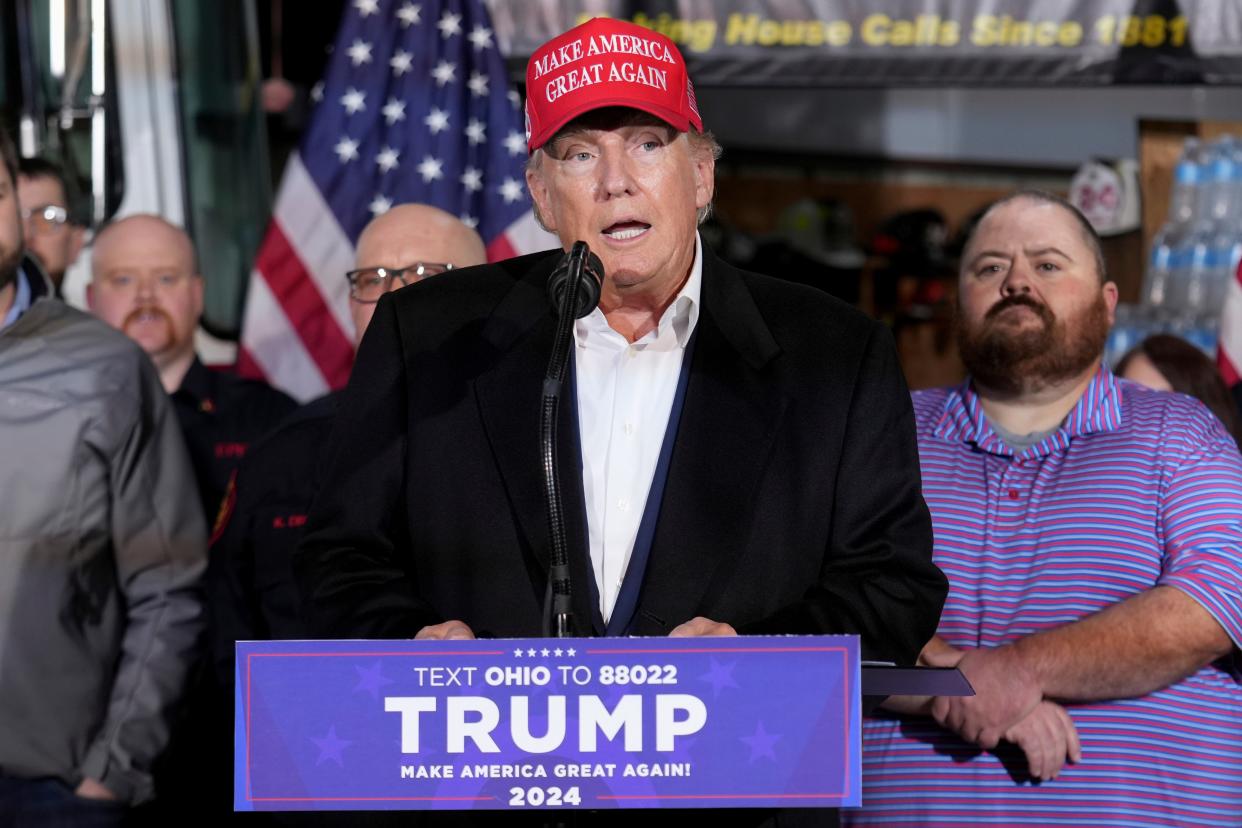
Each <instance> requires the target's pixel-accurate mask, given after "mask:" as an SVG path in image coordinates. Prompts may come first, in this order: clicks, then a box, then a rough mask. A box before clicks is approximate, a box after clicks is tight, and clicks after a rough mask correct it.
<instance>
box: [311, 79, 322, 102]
mask: <svg viewBox="0 0 1242 828" xmlns="http://www.w3.org/2000/svg"><path fill="white" fill-rule="evenodd" d="M310 98H311V100H312V101H314V102H315V103H319V102H320V101H322V100H323V81H320V82H319V83H317V84H315V85H314V86H312V87H311V91H310Z"/></svg>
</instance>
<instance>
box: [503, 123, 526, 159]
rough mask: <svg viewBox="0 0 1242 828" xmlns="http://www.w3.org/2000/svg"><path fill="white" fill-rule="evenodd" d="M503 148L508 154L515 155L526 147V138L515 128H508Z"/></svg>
mask: <svg viewBox="0 0 1242 828" xmlns="http://www.w3.org/2000/svg"><path fill="white" fill-rule="evenodd" d="M504 143H505V149H507V150H508V151H509V154H510V155H517V154H518V153H520V152H521V151H522V150H524V149H526V139H525V138H523V137H522V133H520V132H518V131H517V130H515V129H511V130H509V134H508V135H506V136H505V142H504Z"/></svg>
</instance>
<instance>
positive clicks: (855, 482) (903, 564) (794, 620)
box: [739, 323, 948, 664]
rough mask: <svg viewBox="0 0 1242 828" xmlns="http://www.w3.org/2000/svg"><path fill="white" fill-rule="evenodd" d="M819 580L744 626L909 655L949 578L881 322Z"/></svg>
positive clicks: (902, 386) (861, 384) (908, 658)
mask: <svg viewBox="0 0 1242 828" xmlns="http://www.w3.org/2000/svg"><path fill="white" fill-rule="evenodd" d="M841 448H842V455H841V463H840V465H839V472H838V480H837V484H836V487H835V490H836V499H835V502H834V503H833V515H832V535H831V538H830V540H829V548H828V549H826V550H825V553H824V559H823V566H822V568H821V571H820V577H819V582H818V583H816V584H814V585H813V586H811V587H810V589H808V590H807V592H806V595H805V597H804V598H803V599H802V600H801V601H798V602H796V603H794V604H792V605H789V606H786V607H784V608H782V609H781V610H779V611H777V612H776V613H774V614H773V615H771V616H769V617H767V618H765V619H762V620H760V621H758V622H755V623H754V624H750V625H747V626H746V627H745V628H744V629H742V630H739V632H743V633H753V634H777V633H854V634H858V635H859V636H861V638H862V655H863V658H864V659H877V660H884V661H895V662H897V663H899V664H911V663H913V662H914V660H915V658H916V657H917V656H918V653H919V651H920V650H921V649H922V647H923V645H924V644H925V643H926V642H927V641H928V640H929V639H930V638H931V637H932V635H933V634H934V633H935V631H936V626H937V624H938V622H939V619H940V610H941V607H942V606H943V604H944V599H945V595H946V593H947V589H948V582H947V580H946V579H945V576H944V574H943V573H941V571H940V570H939V569H938V568H937V567H936V565H935V564H934V563H932V530H931V517H930V514H929V512H928V510H927V505H926V504H925V503H924V501H923V495H922V481H921V476H920V474H919V453H918V445H917V442H916V439H915V427H914V410H913V406H912V404H911V402H910V393H909V391H908V389H907V388H906V383H905V379H904V378H903V376H902V373H901V368H900V367H899V365H898V363H897V354H896V350H895V348H894V347H893V343H892V339H891V337H890V336H889V335H888V333H887V331H885V330H884V329H883V328H882V327H881V326H880V325H879V324H878V323H873V325H872V328H871V334H870V337H869V338H868V341H867V344H866V347H865V349H864V353H863V358H862V360H861V361H860V364H859V367H858V373H857V376H856V378H855V382H854V392H853V396H852V400H851V403H850V406H849V416H848V422H847V424H846V429H845V437H844V440H843V441H842V447H841Z"/></svg>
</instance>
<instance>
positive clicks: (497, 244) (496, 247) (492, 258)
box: [487, 233, 518, 262]
mask: <svg viewBox="0 0 1242 828" xmlns="http://www.w3.org/2000/svg"><path fill="white" fill-rule="evenodd" d="M516 255H518V251H517V248H515V247H514V246H513V243H512V242H510V241H509V237H508V236H507V235H505V234H504V233H501V234H500V235H499V236H497V237H496V238H494V239H492V243H491V244H489V245H488V246H487V260H488V261H489V262H501V261H504V260H505V259H512V258H513V257H514V256H516Z"/></svg>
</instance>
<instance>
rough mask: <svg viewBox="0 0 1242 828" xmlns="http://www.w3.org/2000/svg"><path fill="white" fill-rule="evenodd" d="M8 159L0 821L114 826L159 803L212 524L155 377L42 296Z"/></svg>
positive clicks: (198, 616) (132, 348) (0, 455)
mask: <svg viewBox="0 0 1242 828" xmlns="http://www.w3.org/2000/svg"><path fill="white" fill-rule="evenodd" d="M0 156H2V160H3V168H2V169H0V828H8V826H22V828H24V826H28V825H29V826H34V825H38V826H55V825H114V824H119V823H120V821H121V820H122V819H123V817H124V815H125V813H126V810H127V808H126V806H127V805H131V804H135V803H138V802H141V801H143V800H145V799H149V798H150V797H151V796H152V795H153V793H154V792H153V790H152V784H151V776H150V770H151V762H152V761H153V760H154V758H155V757H156V755H157V754H158V753H159V752H160V750H161V749H162V748H163V747H164V744H165V742H166V741H167V738H168V724H167V723H168V718H169V710H170V707H171V706H172V705H173V704H174V702H175V701H176V700H177V698H178V697H179V695H180V694H181V692H182V687H183V684H184V679H185V672H186V667H187V665H188V664H189V662H190V660H191V656H192V653H193V650H194V648H195V647H196V646H197V644H198V640H199V634H200V631H201V628H202V624H203V607H202V601H201V597H200V595H199V579H200V576H201V574H202V571H203V568H204V566H205V564H206V529H205V527H204V524H203V516H202V511H201V508H200V507H199V505H198V500H197V495H196V492H195V487H194V477H193V472H192V471H191V469H190V464H189V459H188V457H187V455H186V450H185V445H184V443H183V442H182V438H181V434H180V432H179V430H178V427H177V421H176V418H175V417H174V415H173V412H172V409H171V407H170V405H169V402H168V397H167V395H166V394H165V393H164V389H163V387H162V386H161V385H160V381H159V377H158V376H157V374H156V372H155V369H154V367H153V366H152V365H151V363H150V361H149V360H148V359H147V358H146V355H145V354H143V352H142V350H141V349H140V348H139V347H138V346H137V345H135V344H134V343H133V342H132V341H130V340H129V339H128V338H127V337H126V336H125V335H124V334H122V333H120V332H118V331H115V330H113V329H111V328H110V327H108V326H107V325H105V324H104V323H103V322H100V321H99V320H97V319H94V318H92V317H90V316H88V315H86V314H83V313H80V312H78V311H76V310H74V309H72V308H69V307H67V306H65V305H64V304H62V303H61V302H59V301H57V300H55V299H53V298H50V297H49V296H48V294H49V292H50V285H49V283H48V282H47V279H46V278H45V277H44V276H43V274H42V272H40V271H39V269H38V268H37V267H36V266H35V265H34V263H33V261H32V260H31V259H29V258H26V257H25V256H24V253H23V247H22V227H21V220H20V217H19V206H18V203H17V193H16V187H15V180H16V168H17V159H16V154H15V152H14V150H13V144H12V142H11V141H10V139H9V137H8V135H7V134H5V133H4V132H3V130H2V129H0Z"/></svg>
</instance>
